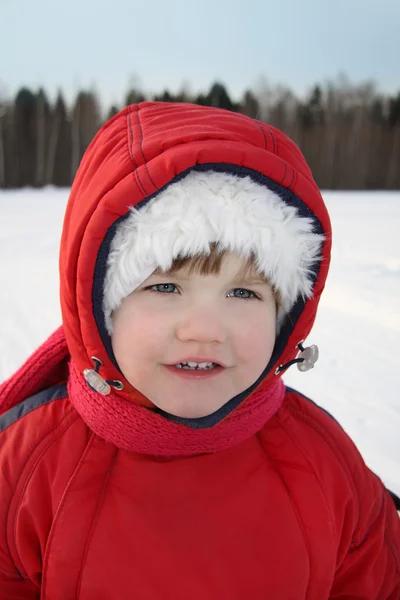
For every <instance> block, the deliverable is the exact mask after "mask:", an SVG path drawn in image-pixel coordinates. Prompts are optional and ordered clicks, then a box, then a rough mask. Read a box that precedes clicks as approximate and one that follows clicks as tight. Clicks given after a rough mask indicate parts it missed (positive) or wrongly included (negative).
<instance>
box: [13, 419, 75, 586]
mask: <svg viewBox="0 0 400 600" xmlns="http://www.w3.org/2000/svg"><path fill="white" fill-rule="evenodd" d="M74 412H75V409H71V410H70V411H69V412H68V413H67V414H66V415H65V416H64V418H63V419H62V421H60V423H58V424H57V425H56V427H54V428H53V429H52V430H51V431H50V432H49V433H48V434H47V436H46V437H45V438H42V439H41V440H40V442H38V444H37V446H35V448H34V450H33V451H32V453H31V454H30V455H29V458H28V459H27V460H26V462H25V465H24V467H23V469H22V471H21V474H20V476H19V478H18V481H17V485H16V486H15V488H17V487H18V485H19V482H20V479H21V477H22V473H23V471H24V469H25V466H26V464H27V463H28V461H29V460H30V459H31V457H32V456H33V454H34V453H35V452H36V450H37V448H38V447H39V446H40V444H41V443H43V441H44V440H45V439H46V438H48V437H50V436H52V435H53V434H54V432H55V431H57V429H58V428H59V427H61V425H62V424H63V423H64V421H65V420H66V419H67V418H68V417H69V416H70V415H71V414H73V413H74ZM78 417H79V415H78V414H76V415H75V418H74V419H73V420H72V421H71V422H70V423H67V424H66V425H64V428H63V429H62V430H61V431H59V433H58V435H57V436H55V437H54V438H53V439H51V440H50V441H49V442H48V444H47V445H46V446H45V448H43V450H42V452H41V453H40V455H39V456H38V458H37V460H36V461H35V463H34V464H33V465H32V467H31V469H30V470H29V473H28V474H27V476H26V479H25V483H24V485H23V488H22V490H21V492H20V497H19V500H18V503H17V507H16V509H15V520H14V524H13V528H12V531H13V542H14V546H15V551H16V554H17V556H18V560H19V561H20V562H21V563H22V560H21V557H20V555H19V552H18V548H17V544H16V528H17V518H18V512H19V509H20V506H21V502H22V499H23V496H24V494H25V490H26V488H27V485H28V482H29V480H30V478H31V477H32V475H33V472H34V470H35V469H36V467H37V465H38V464H39V461H40V460H41V458H42V457H43V455H44V454H45V453H46V452H47V450H48V449H49V448H50V446H51V445H52V444H53V443H54V442H55V441H56V440H57V439H58V438H59V437H60V436H61V435H62V434H63V433H64V432H65V431H66V429H68V427H69V426H70V425H72V424H73V423H74V421H76V419H78ZM13 499H14V494H13V495H12V496H11V500H10V504H9V507H8V511H7V518H6V524H7V523H8V519H9V515H10V509H11V503H12V501H13ZM6 540H7V548H8V551H9V554H10V557H11V559H12V562H13V564H14V567H15V569H16V571H17V573H18V574H19V575H20V577H21V578H22V579H23V578H24V577H23V576H22V574H21V573H20V572H19V570H18V569H17V566H16V564H15V562H14V559H13V556H12V553H11V549H10V547H9V545H8V536H7V537H6Z"/></svg>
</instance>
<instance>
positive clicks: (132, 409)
mask: <svg viewBox="0 0 400 600" xmlns="http://www.w3.org/2000/svg"><path fill="white" fill-rule="evenodd" d="M68 361H70V369H69V378H68V394H69V399H70V401H71V402H72V404H73V405H74V407H75V408H76V410H77V412H78V413H79V414H80V415H81V417H82V419H83V420H84V421H85V423H86V424H87V425H88V426H89V427H90V429H92V431H94V432H95V433H96V434H97V435H98V436H100V437H101V438H103V439H105V440H106V441H108V442H110V443H111V444H114V445H115V446H117V447H119V448H123V449H125V450H128V451H131V452H138V453H140V454H150V455H153V456H191V455H196V454H207V453H213V452H219V451H222V450H228V449H229V448H232V447H233V446H236V445H238V444H240V443H241V442H243V441H245V440H246V439H248V438H249V437H251V436H252V435H254V434H256V433H257V432H258V431H259V430H260V429H261V428H262V427H263V426H264V425H265V423H266V422H267V421H268V420H269V419H270V418H271V417H272V416H273V415H274V414H275V413H276V412H277V411H278V409H279V408H280V406H281V405H282V402H283V397H284V393H285V392H284V384H283V382H282V380H281V379H276V380H273V381H272V382H271V384H270V386H269V388H268V390H267V391H265V390H264V391H258V392H256V393H254V394H253V395H252V396H250V397H249V398H247V399H246V400H244V401H243V403H242V404H241V405H239V406H238V408H236V409H235V410H234V411H232V413H230V414H229V415H228V416H227V417H226V418H225V419H223V420H222V421H221V422H220V423H218V424H217V425H214V426H213V427H211V428H208V429H192V428H190V427H187V426H185V425H181V424H178V423H174V422H173V421H169V420H168V419H166V418H165V417H163V416H161V415H159V414H157V413H155V412H153V411H152V410H151V409H149V408H145V407H142V406H138V405H137V404H134V403H133V402H129V400H125V399H124V398H121V397H120V396H119V395H118V393H116V392H115V391H112V392H111V394H110V395H109V396H102V395H100V394H98V393H97V392H93V391H92V390H91V389H90V388H89V387H88V386H87V384H86V382H85V380H84V378H83V375H82V374H81V373H80V372H79V371H78V370H77V368H76V366H75V364H74V362H73V361H71V360H70V357H69V354H68V348H67V344H66V341H65V335H64V331H63V328H62V327H61V328H60V329H58V330H57V331H56V332H55V333H54V334H53V335H52V336H51V337H50V338H49V339H48V340H47V341H46V342H45V343H44V344H43V345H42V346H41V347H40V348H39V349H38V350H37V351H36V352H35V353H34V354H33V355H32V356H31V357H30V358H29V359H28V360H27V362H26V363H25V364H24V365H23V366H22V367H21V368H20V369H19V370H18V371H17V372H16V373H15V374H14V375H13V376H12V377H10V379H8V380H7V381H5V382H4V383H3V384H1V385H0V414H1V413H2V412H5V411H6V410H8V409H9V408H11V407H12V406H15V405H16V404H18V403H19V402H21V401H23V400H24V399H25V398H27V397H28V396H30V395H32V394H34V393H36V392H39V391H41V390H43V389H46V387H49V386H51V385H54V384H57V383H60V382H62V381H65V380H66V377H67V370H66V367H67V362H68Z"/></svg>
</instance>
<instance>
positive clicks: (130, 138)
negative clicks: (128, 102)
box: [126, 108, 147, 198]
mask: <svg viewBox="0 0 400 600" xmlns="http://www.w3.org/2000/svg"><path fill="white" fill-rule="evenodd" d="M131 115H132V113H131V109H130V108H129V112H128V114H127V115H126V121H127V126H128V148H129V156H130V157H131V160H132V163H133V166H134V170H133V174H134V176H135V178H136V181H137V184H138V187H139V189H140V191H141V192H142V194H143V197H144V198H146V196H147V193H146V190H145V189H144V187H143V184H142V182H141V181H140V177H139V174H138V166H137V163H136V160H135V157H134V156H133V128H132V119H131Z"/></svg>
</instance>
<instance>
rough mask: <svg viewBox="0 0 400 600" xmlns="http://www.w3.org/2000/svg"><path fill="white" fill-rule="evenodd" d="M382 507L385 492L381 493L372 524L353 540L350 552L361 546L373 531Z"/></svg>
mask: <svg viewBox="0 0 400 600" xmlns="http://www.w3.org/2000/svg"><path fill="white" fill-rule="evenodd" d="M382 508H383V494H381V501H380V503H379V506H378V508H377V509H375V511H374V513H373V514H372V517H371V521H370V524H369V525H368V527H367V528H366V530H365V531H364V532H363V534H362V535H360V536H359V538H358V539H355V540H353V541H352V542H351V544H350V552H351V551H353V550H357V548H359V547H360V546H361V545H362V544H363V543H364V541H365V539H366V538H367V537H368V535H369V533H370V532H371V529H373V527H374V525H375V523H376V521H377V519H378V517H379V515H380V514H381V511H382Z"/></svg>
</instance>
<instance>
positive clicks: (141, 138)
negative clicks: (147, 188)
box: [136, 105, 158, 190]
mask: <svg viewBox="0 0 400 600" xmlns="http://www.w3.org/2000/svg"><path fill="white" fill-rule="evenodd" d="M139 111H140V106H139V105H138V109H137V111H136V114H137V119H138V124H139V130H140V139H139V148H140V152H141V154H142V156H143V162H144V166H145V168H146V172H147V176H148V178H149V179H150V181H151V183H152V185H153V187H154V189H155V190H157V189H158V188H157V186H156V184H155V183H154V181H153V180H152V178H151V175H150V172H149V167H148V164H147V160H146V157H145V155H144V152H143V129H142V123H141V122H140V116H139Z"/></svg>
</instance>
